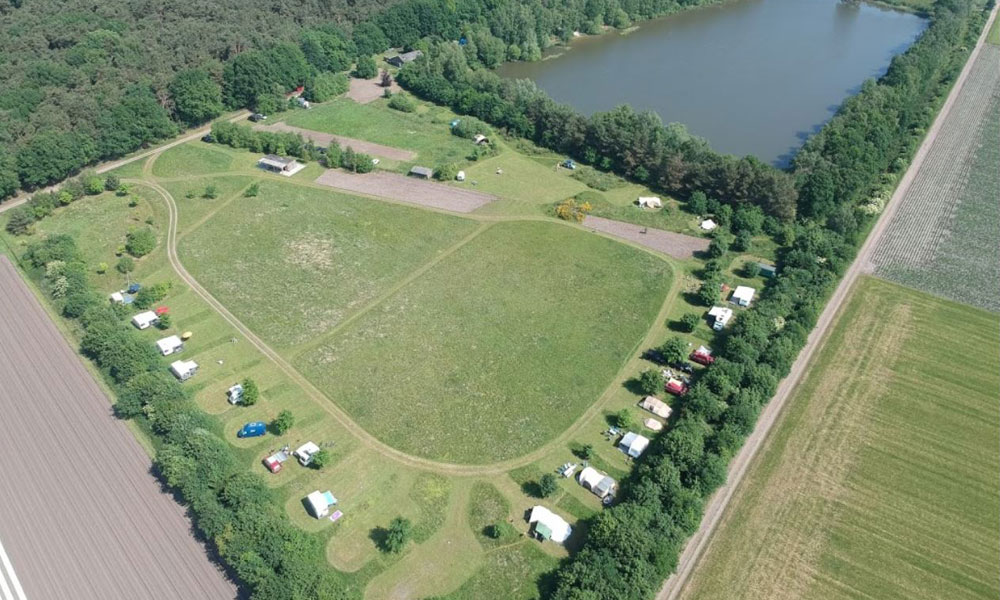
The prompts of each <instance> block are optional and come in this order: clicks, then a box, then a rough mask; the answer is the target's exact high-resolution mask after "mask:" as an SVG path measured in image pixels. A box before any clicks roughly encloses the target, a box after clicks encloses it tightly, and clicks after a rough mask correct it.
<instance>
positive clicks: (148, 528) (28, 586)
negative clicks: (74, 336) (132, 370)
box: [0, 256, 236, 600]
mask: <svg viewBox="0 0 1000 600" xmlns="http://www.w3.org/2000/svg"><path fill="white" fill-rule="evenodd" d="M0 340H3V343H2V344H0V382H2V384H0V415H3V417H2V419H3V420H2V423H3V434H2V435H0V456H3V457H4V460H3V469H2V474H0V482H2V483H0V541H2V544H3V549H4V550H5V551H6V554H7V555H8V556H9V558H10V563H11V565H12V567H13V569H14V571H15V572H16V575H17V579H18V580H19V581H20V584H21V586H22V587H23V597H21V598H28V599H30V600H46V599H52V600H61V599H65V598H73V599H74V600H89V599H94V600H115V599H122V600H138V599H147V598H148V599H164V600H166V599H173V598H213V599H215V598H233V597H235V596H236V588H235V587H234V586H233V585H232V583H230V582H229V581H227V579H226V577H225V576H224V575H223V574H222V573H221V572H220V571H219V569H218V568H217V566H216V565H214V564H213V563H212V562H211V561H210V560H209V559H208V557H207V556H206V552H205V549H204V547H202V546H201V545H200V544H199V543H198V542H197V541H196V540H195V539H194V538H193V537H192V535H191V533H190V532H189V531H190V523H189V521H188V519H187V517H186V516H185V514H184V510H183V509H182V508H181V507H180V506H179V505H178V504H177V503H176V502H174V501H173V499H172V498H171V497H170V496H169V495H167V494H165V493H163V492H162V491H161V489H160V486H159V483H158V482H157V480H156V479H155V478H154V477H153V475H151V474H150V467H151V463H150V460H149V457H148V456H146V454H145V453H144V452H143V450H142V448H141V447H140V446H139V444H138V443H137V442H136V441H135V439H134V438H133V437H132V434H131V432H130V431H129V430H128V428H126V426H125V425H124V423H121V422H119V421H117V420H116V419H115V418H114V417H113V416H112V415H111V409H110V402H109V401H108V398H107V397H106V396H105V394H104V393H103V392H102V391H101V389H100V388H99V387H98V386H97V384H96V382H95V381H94V380H93V378H92V376H91V374H90V372H88V371H87V370H86V368H85V367H84V365H83V364H82V360H83V359H81V358H80V357H79V356H78V355H77V354H76V353H75V352H73V350H72V349H71V348H70V347H69V346H68V345H67V343H66V341H65V339H64V338H63V337H62V335H61V334H60V333H59V331H58V330H57V329H56V327H55V325H53V323H52V321H51V320H50V319H49V317H48V315H47V314H46V313H45V311H44V310H43V309H42V307H41V306H40V305H39V304H38V301H37V300H36V298H35V297H34V296H33V295H32V293H31V291H30V290H29V289H28V288H27V287H26V285H25V284H24V282H23V281H22V280H21V278H20V276H19V275H18V273H17V271H16V269H15V268H14V266H13V265H12V264H11V263H10V261H9V260H8V259H7V258H6V257H5V256H0ZM3 570H4V569H3V568H0V581H2V578H3V577H4V573H3ZM6 576H7V578H8V580H11V579H12V578H11V577H10V574H9V572H8V573H7V574H6ZM2 587H3V586H2V585H0V591H2ZM13 597H20V596H18V595H16V594H15V596H13Z"/></svg>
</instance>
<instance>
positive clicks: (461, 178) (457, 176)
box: [455, 171, 465, 181]
mask: <svg viewBox="0 0 1000 600" xmlns="http://www.w3.org/2000/svg"><path fill="white" fill-rule="evenodd" d="M455 181H465V171H459V172H458V173H456V174H455Z"/></svg>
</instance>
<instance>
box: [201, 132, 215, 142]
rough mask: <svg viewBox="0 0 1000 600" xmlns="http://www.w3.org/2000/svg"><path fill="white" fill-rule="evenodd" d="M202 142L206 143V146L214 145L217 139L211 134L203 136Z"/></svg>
mask: <svg viewBox="0 0 1000 600" xmlns="http://www.w3.org/2000/svg"><path fill="white" fill-rule="evenodd" d="M201 141H203V142H205V143H206V144H212V143H214V142H215V138H214V137H212V134H211V133H206V134H205V135H203V136H201Z"/></svg>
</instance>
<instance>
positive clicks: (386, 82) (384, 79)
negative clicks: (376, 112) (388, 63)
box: [379, 69, 392, 88]
mask: <svg viewBox="0 0 1000 600" xmlns="http://www.w3.org/2000/svg"><path fill="white" fill-rule="evenodd" d="M379 85H381V86H382V87H384V88H387V87H390V86H392V75H390V74H389V71H387V70H386V69H382V75H381V76H380V77H379Z"/></svg>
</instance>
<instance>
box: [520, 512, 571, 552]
mask: <svg viewBox="0 0 1000 600" xmlns="http://www.w3.org/2000/svg"><path fill="white" fill-rule="evenodd" d="M528 523H531V524H532V525H534V528H535V534H537V535H538V537H540V538H542V539H543V540H552V541H553V542H556V543H557V544H561V543H563V542H565V541H566V538H568V537H569V535H570V534H571V533H573V528H572V527H570V526H569V523H567V522H566V521H565V519H563V518H562V517H560V516H559V515H557V514H555V513H554V512H552V511H551V510H549V509H547V508H545V507H544V506H535V507H533V508H532V509H531V514H530V515H528Z"/></svg>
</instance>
